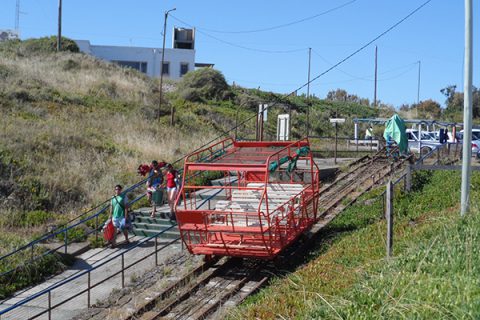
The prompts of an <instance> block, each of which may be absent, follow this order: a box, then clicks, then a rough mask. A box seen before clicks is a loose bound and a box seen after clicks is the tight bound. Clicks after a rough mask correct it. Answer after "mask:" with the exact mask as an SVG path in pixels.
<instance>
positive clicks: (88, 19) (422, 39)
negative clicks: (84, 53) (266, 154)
mask: <svg viewBox="0 0 480 320" xmlns="http://www.w3.org/2000/svg"><path fill="white" fill-rule="evenodd" d="M16 2H17V0H1V3H2V7H1V11H0V29H13V28H14V26H15V7H16ZM426 2H427V0H403V1H396V0H330V1H320V0H305V1H304V0H298V1H286V0H276V1H274V0H262V1H259V0H257V1H252V0H242V1H225V0H204V1H194V0H190V1H186V0H183V1H174V0H163V1H158V0H137V1H127V0H101V1H100V0H81V1H79V0H63V2H62V6H63V13H62V35H63V36H65V37H68V38H71V39H82V40H90V42H91V43H92V44H93V45H118V46H138V47H151V48H161V47H162V37H163V24H164V13H165V11H167V10H170V9H173V8H176V10H175V11H172V12H170V14H169V16H168V19H167V32H166V44H167V45H166V47H167V48H171V46H172V44H171V43H172V40H171V35H172V29H173V27H174V26H175V27H186V28H191V27H195V28H196V39H195V49H196V62H203V63H213V64H214V65H215V69H217V70H219V71H221V72H222V73H223V75H224V76H225V78H226V80H227V82H228V83H229V84H232V83H233V82H235V83H236V84H238V85H241V86H243V87H247V88H258V87H260V89H262V90H266V91H272V92H276V93H284V94H288V93H291V92H293V91H295V90H297V89H299V88H301V89H300V90H299V92H300V93H306V92H307V86H306V83H307V82H308V71H309V48H311V57H310V79H314V81H312V82H311V83H310V88H309V89H310V94H313V95H315V96H317V97H320V98H324V97H325V96H326V94H327V93H328V92H329V91H331V90H336V89H345V90H346V91H347V92H348V93H351V94H356V95H358V96H359V97H362V98H368V99H370V101H373V97H374V83H375V82H374V70H375V47H377V50H378V58H377V61H378V63H377V70H378V72H377V78H378V82H377V99H378V100H380V101H382V102H383V103H387V104H391V105H393V106H395V107H399V106H401V105H402V104H404V103H406V104H412V103H416V102H417V96H419V100H420V101H422V100H427V99H433V100H435V101H437V102H439V103H440V104H441V105H442V106H444V104H445V97H444V96H443V95H442V93H441V92H440V90H441V89H442V88H445V87H446V86H449V85H456V86H457V91H460V92H463V83H464V81H463V79H464V78H463V74H464V63H463V62H464V29H465V23H464V1H461V0H457V1H454V0H430V1H429V2H428V3H426ZM473 2H474V7H473V8H474V10H473V15H474V47H473V50H474V60H473V64H474V72H473V84H474V85H475V86H477V87H478V86H479V84H478V79H479V77H478V76H479V74H478V70H479V67H478V66H479V62H480V61H479V54H478V50H477V49H478V45H477V44H478V39H479V35H478V33H479V31H480V30H479V23H478V20H479V19H478V14H479V13H480V12H479V3H478V1H473ZM425 3H426V4H425ZM423 4H425V5H424V6H423V7H422V8H421V9H419V10H418V11H416V12H415V13H414V14H413V15H411V16H410V17H408V18H407V19H406V20H405V21H403V22H401V23H400V24H398V25H397V26H396V27H394V28H393V29H391V30H390V31H388V32H386V33H385V34H384V35H383V36H381V37H380V38H379V39H377V40H375V41H373V42H372V40H374V39H375V38H377V37H378V36H380V35H381V34H382V33H384V32H385V31H387V30H389V29H390V28H391V27H392V26H394V25H395V24H397V23H398V22H399V21H401V20H402V19H404V18H405V17H407V16H408V15H409V14H411V13H412V12H414V11H415V10H416V9H417V8H419V7H420V6H422V5H423ZM20 12H21V13H20V18H19V29H20V37H21V39H27V38H38V37H42V36H50V35H55V34H56V33H57V20H58V0H20ZM370 42H372V43H371V44H369V43H370ZM367 44H369V45H368V46H366V45H367ZM360 49H361V50H360ZM358 50H359V51H358ZM357 51H358V53H355V52H357ZM353 53H355V54H354V55H353V56H352V57H350V58H349V59H347V60H346V61H344V62H342V63H341V64H340V65H338V66H337V67H335V68H332V67H333V66H335V65H336V64H338V63H339V62H341V61H342V60H344V59H345V58H347V57H349V56H350V55H352V54H353ZM330 69H331V70H330ZM328 70H330V71H328ZM326 71H328V72H326ZM419 71H420V81H418V79H419V77H418V75H419ZM419 83H420V90H418V85H419Z"/></svg>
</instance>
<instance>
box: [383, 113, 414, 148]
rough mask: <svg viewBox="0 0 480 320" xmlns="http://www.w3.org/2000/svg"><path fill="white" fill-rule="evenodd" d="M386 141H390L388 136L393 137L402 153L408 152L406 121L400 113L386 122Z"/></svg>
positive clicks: (384, 133)
mask: <svg viewBox="0 0 480 320" xmlns="http://www.w3.org/2000/svg"><path fill="white" fill-rule="evenodd" d="M383 137H384V138H385V141H388V137H390V138H391V139H393V140H394V141H395V142H396V143H397V145H398V149H399V150H400V153H401V154H403V153H406V152H407V151H408V139H407V133H406V129H405V122H404V121H403V119H402V118H400V117H399V115H398V114H395V115H394V116H393V117H391V118H390V119H389V120H388V121H387V122H386V123H385V131H384V132H383Z"/></svg>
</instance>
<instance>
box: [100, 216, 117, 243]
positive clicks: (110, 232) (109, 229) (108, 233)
mask: <svg viewBox="0 0 480 320" xmlns="http://www.w3.org/2000/svg"><path fill="white" fill-rule="evenodd" d="M114 236H115V226H114V225H113V222H112V220H110V222H109V223H107V225H106V226H105V228H104V229H103V238H104V239H105V241H108V242H110V241H112V240H113V237H114Z"/></svg>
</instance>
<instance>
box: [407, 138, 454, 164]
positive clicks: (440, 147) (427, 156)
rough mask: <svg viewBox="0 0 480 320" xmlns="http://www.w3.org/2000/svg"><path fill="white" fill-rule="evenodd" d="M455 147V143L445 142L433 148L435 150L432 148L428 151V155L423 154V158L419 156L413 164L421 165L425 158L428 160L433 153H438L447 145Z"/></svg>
mask: <svg viewBox="0 0 480 320" xmlns="http://www.w3.org/2000/svg"><path fill="white" fill-rule="evenodd" d="M452 144H453V145H457V144H458V143H456V142H446V143H444V144H441V145H438V146H435V148H433V149H432V150H430V151H429V152H428V153H426V154H424V155H423V156H421V157H420V158H419V159H418V160H417V161H416V162H415V164H422V163H423V161H424V160H425V159H427V158H429V157H430V156H431V155H432V154H434V153H435V152H438V151H439V150H441V149H443V148H446V146H449V145H452Z"/></svg>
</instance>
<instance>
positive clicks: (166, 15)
mask: <svg viewBox="0 0 480 320" xmlns="http://www.w3.org/2000/svg"><path fill="white" fill-rule="evenodd" d="M174 10H177V8H173V9H170V10H168V11H165V20H164V23H163V47H162V62H161V65H160V102H159V103H158V118H160V113H161V107H162V98H163V87H162V86H163V62H164V59H165V34H166V33H167V18H168V13H169V12H171V11H174ZM170 125H173V112H172V114H171V119H170Z"/></svg>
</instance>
